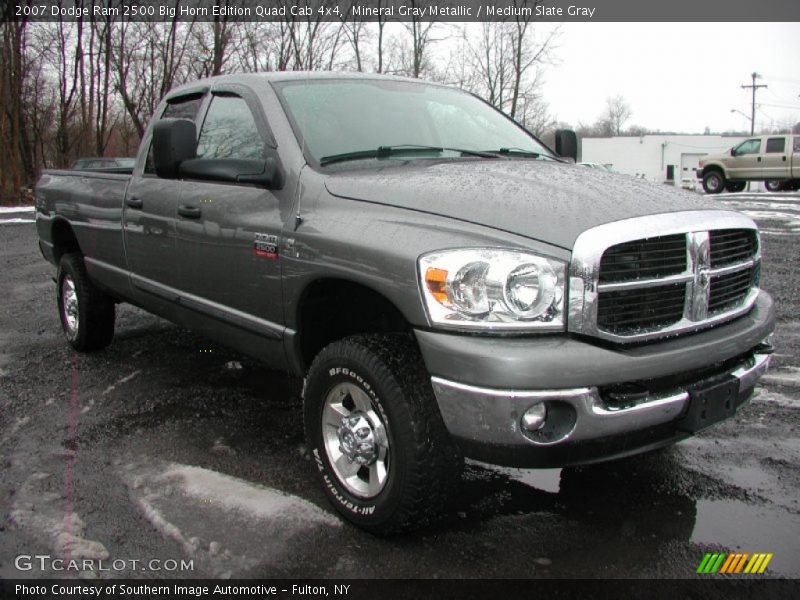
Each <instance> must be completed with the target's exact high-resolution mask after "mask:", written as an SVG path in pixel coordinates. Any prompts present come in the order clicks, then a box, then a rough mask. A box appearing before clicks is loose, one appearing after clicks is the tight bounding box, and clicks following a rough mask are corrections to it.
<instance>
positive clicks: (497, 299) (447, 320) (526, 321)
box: [419, 248, 566, 331]
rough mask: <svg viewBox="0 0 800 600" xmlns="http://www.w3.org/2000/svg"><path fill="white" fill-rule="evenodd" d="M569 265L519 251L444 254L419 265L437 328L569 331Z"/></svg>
mask: <svg viewBox="0 0 800 600" xmlns="http://www.w3.org/2000/svg"><path fill="white" fill-rule="evenodd" d="M565 270H566V264H565V263H563V262H561V261H558V260H554V259H550V258H545V257H542V256H537V255H536V254H529V253H527V252H518V251H515V250H495V249H482V248H470V249H463V250H443V251H441V252H434V253H431V254H425V255H423V256H421V257H420V259H419V276H420V287H421V289H422V296H423V298H424V299H425V306H426V308H427V309H428V315H429V316H430V318H431V321H432V322H433V323H436V324H438V325H444V326H448V327H453V328H456V329H484V330H501V331H506V330H513V331H518V330H537V331H542V330H544V331H561V330H563V329H564V278H565V277H564V274H565Z"/></svg>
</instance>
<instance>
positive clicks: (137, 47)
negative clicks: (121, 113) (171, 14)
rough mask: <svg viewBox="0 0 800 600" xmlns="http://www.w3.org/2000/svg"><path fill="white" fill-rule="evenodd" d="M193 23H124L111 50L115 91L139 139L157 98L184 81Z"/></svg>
mask: <svg viewBox="0 0 800 600" xmlns="http://www.w3.org/2000/svg"><path fill="white" fill-rule="evenodd" d="M193 29H194V22H189V23H183V22H179V21H178V19H177V18H174V19H173V20H172V21H170V22H167V23H149V22H142V23H135V22H130V21H128V22H124V23H122V24H121V25H120V27H119V34H118V36H117V40H116V44H115V45H114V48H113V61H114V65H115V68H116V76H117V77H116V84H117V91H118V92H119V94H120V97H121V99H122V103H123V105H124V107H125V110H126V111H127V113H128V115H129V117H130V118H131V120H132V121H133V125H134V127H135V128H136V131H137V132H138V133H139V136H143V135H144V129H145V126H146V125H147V121H148V119H149V118H150V116H151V115H152V114H153V112H154V111H155V109H156V106H157V105H158V103H159V101H160V100H161V98H162V97H163V96H164V95H165V94H166V93H167V92H168V91H169V90H170V89H171V88H173V87H174V86H175V85H177V84H179V83H183V82H184V81H185V80H186V79H188V70H187V69H186V64H185V53H186V50H187V48H189V47H190V44H189V41H190V39H191V35H192V31H193Z"/></svg>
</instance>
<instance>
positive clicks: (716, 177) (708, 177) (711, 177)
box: [703, 171, 725, 194]
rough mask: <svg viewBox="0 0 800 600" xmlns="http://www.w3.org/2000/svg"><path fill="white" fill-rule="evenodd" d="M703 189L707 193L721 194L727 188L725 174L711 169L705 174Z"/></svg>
mask: <svg viewBox="0 0 800 600" xmlns="http://www.w3.org/2000/svg"><path fill="white" fill-rule="evenodd" d="M703 189H704V190H705V191H706V194H719V193H720V192H721V191H722V190H724V189H725V176H724V175H723V174H722V173H720V172H719V171H709V172H708V173H706V174H705V175H703Z"/></svg>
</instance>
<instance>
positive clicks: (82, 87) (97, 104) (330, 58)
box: [0, 0, 557, 203]
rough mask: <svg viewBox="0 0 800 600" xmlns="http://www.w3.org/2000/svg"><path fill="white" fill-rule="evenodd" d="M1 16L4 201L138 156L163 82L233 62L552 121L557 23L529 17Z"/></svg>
mask: <svg viewBox="0 0 800 600" xmlns="http://www.w3.org/2000/svg"><path fill="white" fill-rule="evenodd" d="M219 1H221V2H232V1H237V0H219ZM238 1H241V0H238ZM376 1H377V2H379V3H380V2H381V0H376ZM539 1H540V0H520V2H521V3H524V4H530V5H535V4H536V3H537V2H539ZM0 28H2V44H3V55H2V56H3V59H2V63H0V102H2V107H3V108H2V115H0V139H3V140H5V142H6V151H5V152H2V153H0V201H2V202H4V203H11V202H15V201H18V200H19V198H20V194H21V193H23V192H24V190H25V189H26V188H29V187H30V186H31V185H32V184H33V183H34V182H35V181H36V178H37V177H38V174H39V173H40V172H41V170H42V169H46V168H64V167H68V166H69V165H70V164H71V163H72V162H73V161H74V160H75V159H76V158H78V157H81V156H132V155H133V154H134V153H135V152H136V149H137V147H138V144H139V140H140V139H141V137H142V136H143V134H144V131H145V128H146V126H147V123H148V120H149V118H150V116H151V115H152V114H153V112H154V110H155V108H156V106H157V105H158V102H159V101H160V99H161V98H162V96H164V94H166V93H167V92H168V91H169V90H170V89H171V88H173V87H175V86H177V85H180V84H183V83H185V82H188V81H191V80H194V79H198V78H202V77H208V76H213V75H220V74H227V73H246V72H264V71H287V70H303V71H317V70H343V71H362V72H375V73H386V74H393V75H404V76H409V77H419V78H425V79H429V80H434V81H440V82H445V83H449V84H451V85H457V86H459V87H461V88H464V89H467V90H469V91H472V92H474V93H477V94H478V95H480V96H481V97H483V98H485V99H486V100H487V101H488V102H490V103H491V104H493V105H494V106H496V107H497V108H499V109H501V110H503V111H505V112H506V113H507V114H509V115H510V116H511V117H513V118H515V119H517V120H518V121H520V122H522V123H523V124H525V125H526V126H527V127H528V128H530V129H531V130H532V131H534V133H538V134H543V133H545V132H546V130H547V129H548V128H552V125H553V119H552V118H551V117H550V115H549V111H548V107H547V105H546V104H545V103H544V102H543V100H542V99H541V95H540V93H539V90H540V87H541V81H542V80H541V77H542V72H543V70H544V68H545V67H546V66H547V65H548V64H550V62H551V60H552V57H553V50H554V48H555V45H554V40H555V39H556V37H557V30H555V29H553V28H548V29H546V30H545V29H543V28H541V27H539V26H538V24H535V23H534V22H533V21H531V20H522V19H520V20H516V21H511V22H505V23H482V24H477V25H473V26H471V27H470V26H465V25H461V26H458V25H448V24H445V23H439V22H435V21H433V22H432V21H421V20H412V21H410V22H406V23H397V22H391V23H390V22H387V21H381V20H378V21H370V22H367V21H362V20H358V19H357V18H356V19H353V18H349V19H343V20H340V21H333V22H331V21H324V20H322V19H321V18H319V19H317V18H315V17H308V18H302V17H298V18H289V17H287V19H286V20H284V21H276V22H266V23H265V22H243V21H236V20H227V19H226V18H224V17H221V18H217V19H216V20H214V21H181V20H178V19H175V20H172V21H167V22H132V21H123V20H119V19H118V18H116V19H115V18H114V17H108V18H98V19H97V20H92V21H88V20H87V21H83V20H77V21H67V20H61V21H55V22H27V21H25V20H21V21H10V22H4V23H2V24H1V25H0Z"/></svg>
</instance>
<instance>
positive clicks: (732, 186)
mask: <svg viewBox="0 0 800 600" xmlns="http://www.w3.org/2000/svg"><path fill="white" fill-rule="evenodd" d="M746 185H747V182H746V181H729V182H728V183H726V184H725V190H726V191H728V192H733V193H736V192H741V191H742V190H743V189H744V188H745V186H746Z"/></svg>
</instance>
